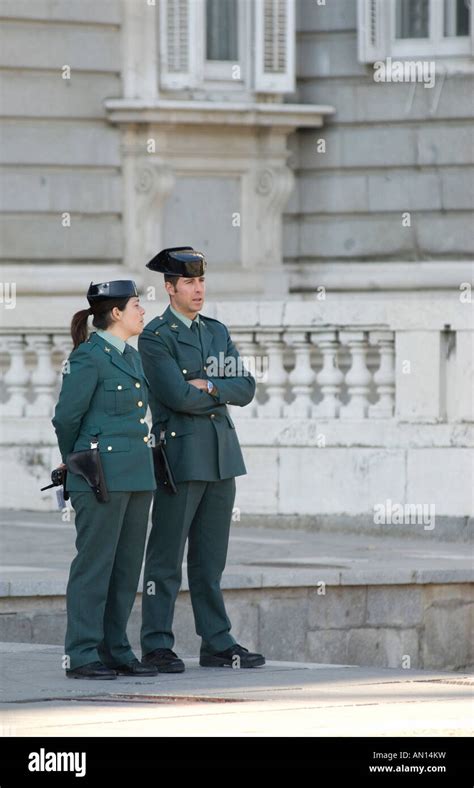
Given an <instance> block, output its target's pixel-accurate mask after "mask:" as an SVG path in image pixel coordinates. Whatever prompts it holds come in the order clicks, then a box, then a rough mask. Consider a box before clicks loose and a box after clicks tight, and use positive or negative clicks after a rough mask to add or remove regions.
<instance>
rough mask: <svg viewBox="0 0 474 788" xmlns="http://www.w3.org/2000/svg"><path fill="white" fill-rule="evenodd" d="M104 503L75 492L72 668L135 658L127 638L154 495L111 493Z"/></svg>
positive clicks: (69, 600) (68, 649)
mask: <svg viewBox="0 0 474 788" xmlns="http://www.w3.org/2000/svg"><path fill="white" fill-rule="evenodd" d="M109 495H110V501H108V502H107V503H99V502H98V501H97V500H96V498H95V495H94V493H93V492H71V493H70V496H71V504H72V506H73V508H74V510H75V512H76V531H77V538H76V549H77V555H76V556H75V558H74V560H73V562H72V564H71V569H70V573H69V580H68V585H67V590H66V606H67V629H66V642H65V654H66V656H68V657H69V660H70V661H69V665H68V666H67V667H70V668H78V667H80V666H81V665H86V664H87V663H88V662H96V661H97V660H101V661H103V662H105V663H106V664H116V665H118V664H123V663H126V662H131V660H132V659H134V658H135V654H134V653H133V651H132V648H131V646H130V643H129V641H128V638H127V632H126V629H127V622H128V619H129V616H130V613H131V611H132V607H133V603H134V600H135V595H136V592H137V587H138V581H139V579H140V571H141V566H142V560H143V554H144V550H145V541H146V532H147V524H148V512H149V509H150V504H151V499H152V495H153V493H152V491H139V492H110V493H109Z"/></svg>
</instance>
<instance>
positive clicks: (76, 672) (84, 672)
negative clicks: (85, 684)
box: [66, 662, 117, 679]
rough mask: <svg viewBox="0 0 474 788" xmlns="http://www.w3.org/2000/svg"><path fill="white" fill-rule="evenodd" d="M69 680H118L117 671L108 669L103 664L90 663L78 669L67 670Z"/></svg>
mask: <svg viewBox="0 0 474 788" xmlns="http://www.w3.org/2000/svg"><path fill="white" fill-rule="evenodd" d="M66 677H67V678H68V679H116V678H117V671H115V670H112V668H108V667H107V665H104V663H103V662H88V663H87V665H81V666H80V667H78V668H69V669H68V670H66Z"/></svg>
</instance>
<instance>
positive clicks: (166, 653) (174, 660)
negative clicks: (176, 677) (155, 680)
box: [142, 648, 184, 673]
mask: <svg viewBox="0 0 474 788" xmlns="http://www.w3.org/2000/svg"><path fill="white" fill-rule="evenodd" d="M142 665H155V667H156V668H157V669H158V672H159V673H183V672H184V662H183V660H182V659H180V658H179V657H178V655H177V654H175V653H174V651H171V649H170V648H155V650H154V651H150V653H149V654H144V655H143V657H142Z"/></svg>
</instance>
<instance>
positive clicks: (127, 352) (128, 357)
mask: <svg viewBox="0 0 474 788" xmlns="http://www.w3.org/2000/svg"><path fill="white" fill-rule="evenodd" d="M122 356H123V357H124V359H125V361H126V362H127V363H128V364H129V365H130V366H131V368H132V369H133V371H134V372H136V368H135V363H134V360H133V350H132V348H131V347H130V345H127V344H125V348H124V351H123V353H122Z"/></svg>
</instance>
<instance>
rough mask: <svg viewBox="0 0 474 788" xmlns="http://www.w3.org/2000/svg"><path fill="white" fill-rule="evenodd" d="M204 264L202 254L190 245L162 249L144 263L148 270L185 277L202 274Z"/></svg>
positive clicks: (204, 267) (205, 264) (204, 268)
mask: <svg viewBox="0 0 474 788" xmlns="http://www.w3.org/2000/svg"><path fill="white" fill-rule="evenodd" d="M206 266H207V263H206V260H205V259H204V255H203V254H201V252H196V251H195V250H194V249H193V247H192V246H173V247H171V248H170V249H162V250H161V252H159V253H158V254H157V255H155V257H153V258H152V259H151V260H149V261H148V263H147V264H146V267H147V268H149V269H150V271H159V272H160V273H162V274H167V275H168V276H186V277H193V276H203V274H204V272H205V270H206Z"/></svg>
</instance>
